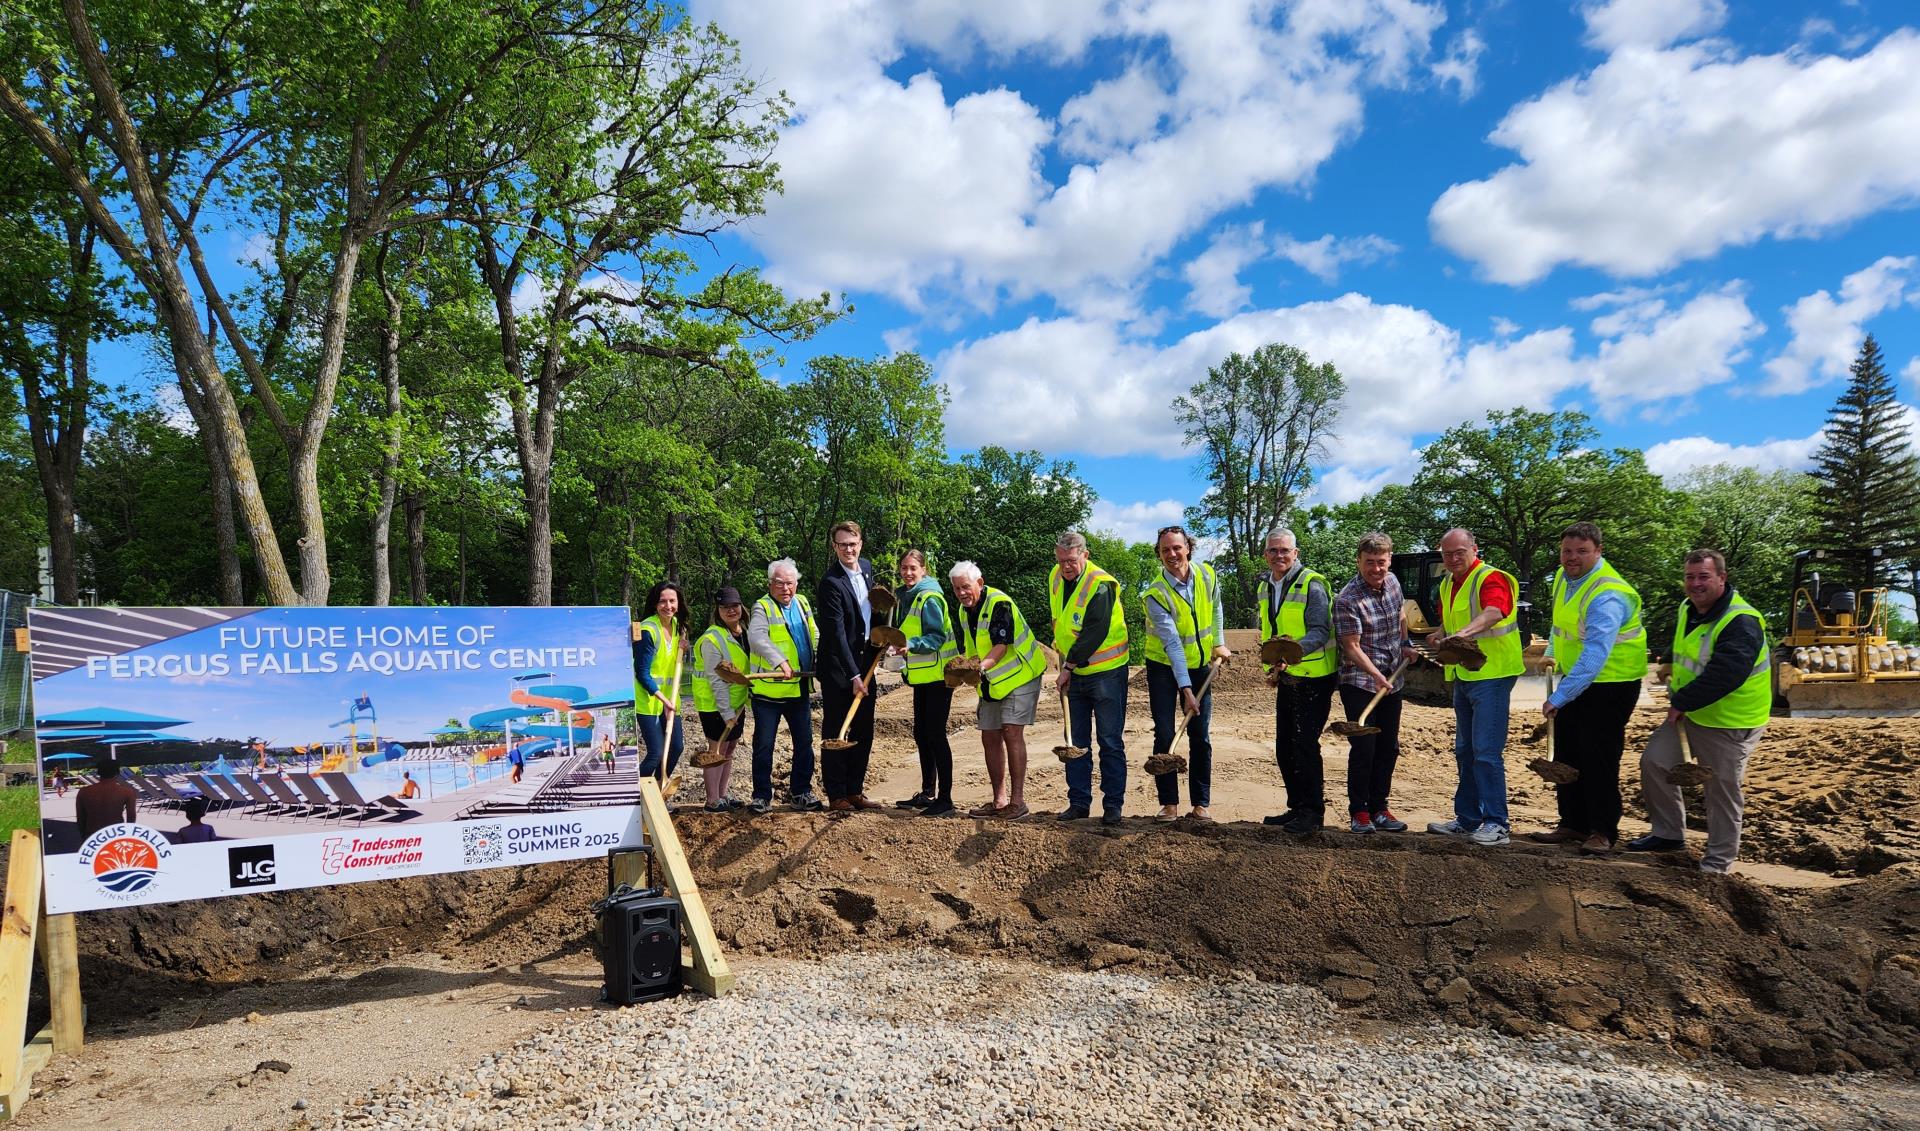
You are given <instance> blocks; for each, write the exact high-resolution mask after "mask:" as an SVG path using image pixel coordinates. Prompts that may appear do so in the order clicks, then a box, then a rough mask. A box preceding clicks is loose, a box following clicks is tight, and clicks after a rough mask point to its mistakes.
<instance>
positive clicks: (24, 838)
mask: <svg viewBox="0 0 1920 1131" xmlns="http://www.w3.org/2000/svg"><path fill="white" fill-rule="evenodd" d="M41 879H42V873H41V870H40V838H39V836H37V835H36V834H35V833H34V832H33V831H32V830H31V829H15V830H14V833H13V845H12V848H11V851H10V853H9V855H8V856H7V891H6V905H5V911H4V913H0V1119H12V1118H13V1117H14V1116H16V1115H18V1114H20V1108H21V1105H23V1104H25V1103H26V1102H27V1094H28V1092H29V1091H30V1090H31V1089H32V1087H33V1074H34V1073H36V1072H38V1071H40V1070H41V1069H42V1068H45V1067H46V1066H47V1061H49V1060H51V1059H52V1058H53V1054H54V1053H56V1052H78V1051H79V1050H80V1046H81V1044H82V1043H83V1042H84V1040H85V1022H84V1014H83V1012H82V1006H81V1002H80V948H79V942H78V938H77V935H76V933H75V930H74V923H73V916H72V915H48V914H47V913H46V910H45V908H44V907H42V906H41V899H40V897H41V894H42V893H41V890H40V886H41ZM36 941H37V942H38V943H39V951H40V963H41V965H42V966H43V967H44V968H45V969H46V972H47V994H48V997H49V998H50V999H51V1004H52V1007H53V1019H52V1020H51V1021H49V1022H48V1023H47V1027H46V1028H44V1029H42V1030H40V1032H38V1033H36V1034H34V1037H33V1039H32V1040H30V1041H29V1040H28V1039H27V994H28V992H29V991H30V990H31V989H32V986H33V956H34V944H35V942H36Z"/></svg>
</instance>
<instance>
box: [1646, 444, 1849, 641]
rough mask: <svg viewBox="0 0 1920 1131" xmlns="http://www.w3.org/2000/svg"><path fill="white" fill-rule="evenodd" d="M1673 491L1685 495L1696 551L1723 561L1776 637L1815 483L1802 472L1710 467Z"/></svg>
mask: <svg viewBox="0 0 1920 1131" xmlns="http://www.w3.org/2000/svg"><path fill="white" fill-rule="evenodd" d="M1674 486H1675V487H1676V488H1677V489H1678V490H1679V491H1680V493H1681V494H1683V495H1684V496H1686V498H1687V500H1688V503H1689V505H1690V506H1691V508H1692V513H1693V515H1694V516H1695V523H1696V527H1697V531H1698V533H1696V534H1695V535H1694V537H1693V543H1694V545H1695V546H1696V547H1704V548H1708V549H1715V550H1719V551H1720V552H1721V553H1723V554H1725V555H1726V557H1727V575H1728V576H1729V577H1730V578H1732V580H1733V583H1734V584H1735V585H1737V586H1738V587H1739V589H1740V592H1741V594H1742V595H1743V596H1745V597H1746V599H1747V600H1748V601H1749V602H1751V603H1752V604H1753V606H1754V607H1755V608H1757V609H1759V610H1760V611H1761V612H1762V613H1764V614H1766V617H1767V623H1768V624H1769V625H1771V626H1773V628H1774V629H1775V630H1776V631H1778V630H1780V629H1781V628H1783V627H1784V626H1785V624H1786V616H1787V611H1788V610H1787V602H1788V601H1789V600H1790V599H1791V597H1792V594H1790V593H1788V592H1787V587H1788V585H1789V584H1790V582H1791V580H1792V576H1793V555H1794V552H1795V551H1796V550H1799V549H1801V547H1802V539H1804V538H1805V536H1806V534H1807V532H1808V531H1810V530H1812V529H1813V528H1814V526H1815V524H1816V519H1815V516H1816V512H1817V503H1816V481H1815V480H1814V478H1813V477H1812V476H1811V475H1808V474H1807V473H1806V472H1803V471H1774V472H1762V471H1756V470H1754V469H1753V468H1750V467H1730V466H1728V465H1726V464H1715V465H1713V466H1711V467H1702V468H1696V469H1695V470H1693V471H1690V472H1688V473H1687V474H1686V475H1684V476H1682V477H1680V478H1679V480H1678V481H1677V482H1676V483H1675V484H1674Z"/></svg>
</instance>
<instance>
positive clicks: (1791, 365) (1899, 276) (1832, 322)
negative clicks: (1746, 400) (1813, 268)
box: [1761, 255, 1920, 394]
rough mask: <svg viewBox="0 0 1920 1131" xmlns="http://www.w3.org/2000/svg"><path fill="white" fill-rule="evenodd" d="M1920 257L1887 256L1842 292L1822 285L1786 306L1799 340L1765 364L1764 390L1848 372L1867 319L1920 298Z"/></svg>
mask: <svg viewBox="0 0 1920 1131" xmlns="http://www.w3.org/2000/svg"><path fill="white" fill-rule="evenodd" d="M1916 264H1920V257H1915V256H1911V255H1907V256H1899V257H1896V256H1891V255H1888V256H1882V257H1881V258H1880V259H1879V260H1877V261H1875V262H1874V263H1873V264H1872V265H1871V266H1868V267H1865V268H1863V269H1861V270H1859V271H1855V272H1854V273H1853V274H1851V275H1848V276H1847V277H1846V278H1845V279H1843V280H1841V283H1840V297H1839V298H1837V299H1836V298H1834V297H1833V294H1832V293H1831V292H1829V291H1825V290H1819V291H1815V292H1813V293H1812V294H1810V295H1807V296H1805V297H1803V298H1801V299H1800V300H1799V301H1798V302H1796V303H1794V304H1793V305H1792V306H1789V307H1787V308H1786V315H1787V326H1788V327H1789V328H1790V329H1791V330H1792V331H1793V340H1792V341H1790V342H1788V343H1787V348H1786V349H1785V350H1782V351H1781V352H1780V354H1779V355H1778V356H1775V357H1771V358H1768V359H1767V363H1766V364H1765V365H1764V366H1762V368H1763V369H1765V370H1766V371H1767V381H1766V383H1765V384H1764V385H1763V386H1762V388H1761V392H1763V393H1768V394H1782V393H1799V392H1804V391H1806V390H1807V389H1810V388H1812V387H1813V386H1815V385H1818V384H1821V383H1823V382H1826V381H1832V380H1839V379H1840V378H1842V377H1845V376H1846V375H1847V370H1848V367H1849V366H1850V365H1851V364H1852V363H1853V359H1854V358H1855V357H1856V356H1858V355H1859V353H1860V343H1861V341H1862V340H1864V338H1865V332H1864V329H1863V326H1864V324H1865V323H1866V321H1867V319H1869V318H1872V317H1873V316H1874V315H1876V314H1879V313H1881V312H1882V311H1886V310H1891V309H1892V308H1894V307H1896V306H1898V305H1900V304H1901V303H1902V302H1910V301H1920V283H1916V282H1915V281H1914V280H1913V279H1912V277H1911V276H1912V272H1913V269H1914V266H1915V265H1916Z"/></svg>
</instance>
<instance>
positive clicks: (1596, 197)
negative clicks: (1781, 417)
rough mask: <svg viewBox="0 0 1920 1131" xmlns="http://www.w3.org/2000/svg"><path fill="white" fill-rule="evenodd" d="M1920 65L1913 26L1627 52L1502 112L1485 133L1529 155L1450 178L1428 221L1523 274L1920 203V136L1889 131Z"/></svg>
mask: <svg viewBox="0 0 1920 1131" xmlns="http://www.w3.org/2000/svg"><path fill="white" fill-rule="evenodd" d="M1668 6H1673V5H1671V4H1669V5H1668ZM1916 73H1920V33H1916V32H1914V31H1912V30H1901V31H1897V32H1894V33H1893V34H1891V35H1888V36H1887V37H1886V38H1884V39H1882V40H1881V41H1880V42H1879V43H1878V44H1876V45H1875V46H1874V47H1873V49H1872V50H1870V51H1868V52H1867V53H1865V54H1863V55H1859V56H1856V57H1853V58H1847V57H1842V56H1837V55H1806V54H1798V53H1795V54H1783V55H1764V56H1749V57H1738V56H1734V55H1730V54H1728V53H1726V52H1725V51H1724V50H1721V49H1716V48H1713V47H1711V46H1708V45H1704V44H1700V43H1694V44H1685V45H1681V46H1676V47H1672V48H1668V49H1664V50H1651V49H1647V48H1640V47H1634V48H1623V49H1622V50H1619V51H1617V52H1615V53H1614V54H1613V55H1611V56H1609V57H1608V59H1607V60H1606V61H1605V62H1604V63H1602V64H1601V65H1600V66H1598V67H1597V68H1595V69H1594V70H1593V71H1592V72H1591V73H1590V74H1588V75H1585V76H1583V77H1581V78H1577V79H1574V80H1571V81H1568V82H1565V83H1562V84H1560V85H1558V86H1556V87H1554V88H1552V89H1551V90H1549V91H1547V92H1546V93H1544V94H1542V95H1540V96H1539V97H1537V98H1534V99H1532V100H1530V101H1527V102H1524V103H1522V104H1520V105H1519V106H1516V107H1514V108H1513V109H1512V110H1511V111H1509V112H1508V113H1507V116H1506V117H1505V118H1504V119H1503V120H1502V121H1501V122H1500V124H1499V126H1498V127H1496V128H1495V130H1494V132H1493V134H1492V135H1491V136H1492V140H1493V141H1494V142H1495V143H1496V144H1498V145H1501V146H1504V147H1506V148H1508V149H1511V150H1513V151H1514V152H1515V153H1517V154H1518V155H1519V160H1518V161H1517V162H1516V163H1514V164H1512V165H1508V166H1507V167H1505V168H1503V169H1501V170H1499V171H1498V172H1495V173H1494V174H1493V175H1491V176H1489V177H1487V178H1486V179H1484V180H1477V181H1470V182H1467V183H1464V184H1456V185H1454V186H1452V187H1451V188H1449V189H1447V191H1446V192H1445V193H1443V194H1441V196H1440V198H1439V200H1438V201H1436V202H1435V203H1434V206H1433V208H1432V210H1431V212H1430V214H1429V217H1428V219H1429V223H1430V225H1431V227H1432V230H1433V234H1434V238H1435V239H1436V240H1438V241H1439V242H1440V243H1442V244H1444V245H1445V246H1447V247H1449V248H1451V249H1452V250H1454V251H1455V252H1458V253H1459V254H1460V255H1462V256H1464V257H1466V258H1468V259H1471V260H1473V261H1475V262H1476V263H1478V264H1479V266H1480V268H1481V270H1482V271H1483V272H1484V273H1485V274H1486V275H1487V276H1488V277H1490V278H1492V279H1494V280H1496V281H1499V282H1504V283H1515V284H1519V283H1528V282H1532V281H1533V280H1536V279H1539V278H1540V277H1542V276H1544V275H1546V274H1547V273H1548V272H1550V271H1551V270H1553V269H1554V268H1555V267H1557V266H1559V265H1561V264H1577V265H1584V266H1588V267H1594V268H1597V269H1599V270H1602V271H1606V272H1609V273H1612V274H1615V275H1622V276H1645V275H1651V274H1654V273H1657V272H1660V271H1663V270H1665V269H1667V268H1669V267H1671V266H1673V265H1675V264H1677V263H1680V262H1682V261H1685V260H1689V259H1697V258H1701V257H1704V256H1709V255H1712V254H1714V253H1715V252H1717V251H1719V250H1720V249H1721V248H1724V247H1728V246H1738V245H1744V244H1750V243H1753V242H1754V241H1756V240H1759V239H1762V238H1764V237H1769V236H1771V237H1775V238H1789V237H1796V236H1806V235H1813V234H1817V233H1820V232H1824V231H1828V230H1831V229H1833V228H1835V227H1838V226H1840V225H1843V224H1847V223H1850V222H1852V221H1855V220H1858V219H1860V218H1861V217H1863V216H1867V215H1870V214H1872V213H1874V212H1876V211H1878V210H1880V209H1883V208H1888V207H1894V206H1899V205H1903V204H1907V203H1911V202H1912V201H1914V200H1916V199H1920V146H1914V145H1909V144H1904V143H1900V142H1897V141H1894V140H1893V139H1898V138H1911V137H1914V136H1920V82H1915V81H1914V80H1913V76H1914V75H1915V74H1916Z"/></svg>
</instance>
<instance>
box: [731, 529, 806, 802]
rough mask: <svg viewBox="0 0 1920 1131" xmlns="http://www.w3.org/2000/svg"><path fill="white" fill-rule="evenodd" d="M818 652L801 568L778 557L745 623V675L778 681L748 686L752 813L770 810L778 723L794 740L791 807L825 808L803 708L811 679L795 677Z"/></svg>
mask: <svg viewBox="0 0 1920 1131" xmlns="http://www.w3.org/2000/svg"><path fill="white" fill-rule="evenodd" d="M819 647H820V629H819V628H818V627H817V626H816V625H815V624H814V623H813V609H812V607H811V606H809V605H808V604H807V599H806V598H805V597H802V596H800V567H799V566H798V565H796V564H794V561H793V559H792V558H781V559H780V560H779V561H777V562H774V563H772V564H770V565H768V566H767V595H766V596H765V597H762V598H760V599H759V600H758V601H755V602H754V603H753V615H752V617H750V618H749V619H748V620H747V650H748V652H749V655H748V658H747V664H748V669H749V671H751V672H779V673H780V676H781V678H779V679H757V680H755V681H754V682H753V800H752V802H750V803H749V804H748V808H750V809H752V810H753V811H754V812H755V813H765V812H766V811H767V810H768V809H771V808H772V807H773V737H774V731H775V730H776V729H777V728H778V727H779V725H780V721H781V720H782V719H784V720H786V723H787V734H788V736H789V737H791V738H792V739H793V776H792V778H791V780H790V784H791V786H792V792H793V807H794V808H795V809H799V810H802V811H805V810H809V809H822V808H825V806H824V805H823V804H822V802H821V801H820V799H819V798H818V797H816V796H815V795H814V793H813V714H812V712H811V711H810V710H809V709H808V699H809V697H810V696H811V694H812V683H813V680H812V679H811V678H808V677H805V676H801V675H798V674H796V673H798V672H811V671H812V670H813V657H814V653H815V651H816V650H818V648H819Z"/></svg>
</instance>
